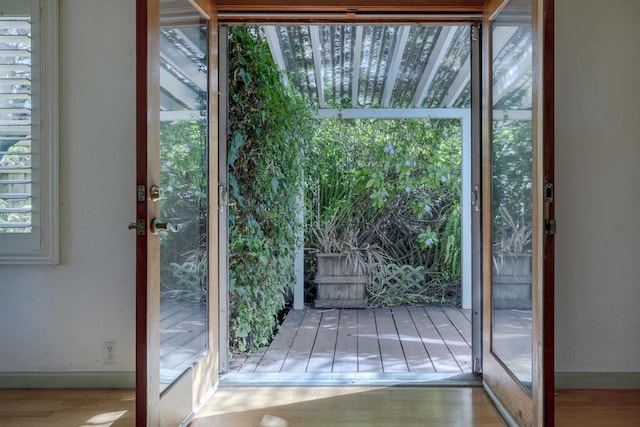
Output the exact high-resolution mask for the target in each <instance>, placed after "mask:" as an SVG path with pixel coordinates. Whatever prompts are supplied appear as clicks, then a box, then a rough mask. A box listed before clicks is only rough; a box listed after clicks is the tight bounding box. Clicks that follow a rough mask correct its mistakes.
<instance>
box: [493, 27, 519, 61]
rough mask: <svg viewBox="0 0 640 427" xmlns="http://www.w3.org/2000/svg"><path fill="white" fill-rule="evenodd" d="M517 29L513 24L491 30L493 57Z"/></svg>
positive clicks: (494, 57) (496, 55) (495, 56)
mask: <svg viewBox="0 0 640 427" xmlns="http://www.w3.org/2000/svg"><path fill="white" fill-rule="evenodd" d="M517 29H518V27H514V26H501V27H496V28H495V29H494V30H493V34H492V35H491V39H492V40H493V46H492V49H493V59H496V58H497V57H498V55H499V54H500V52H502V49H504V47H505V46H506V44H507V42H508V41H509V40H510V39H511V37H513V35H514V34H515V32H516V30H517Z"/></svg>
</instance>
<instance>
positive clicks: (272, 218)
mask: <svg viewBox="0 0 640 427" xmlns="http://www.w3.org/2000/svg"><path fill="white" fill-rule="evenodd" d="M310 111H311V109H310V107H309V105H308V104H307V103H306V102H305V101H304V100H303V99H302V98H301V97H300V96H299V95H298V94H296V93H294V92H293V90H292V89H290V88H289V87H287V86H286V85H285V84H284V83H283V79H282V74H281V73H280V71H279V70H278V68H277V67H276V65H275V64H274V62H273V59H272V57H271V53H270V51H269V46H268V44H267V42H266V40H265V39H264V38H262V37H261V36H260V34H259V30H258V28H257V27H252V26H247V27H231V28H230V31H229V140H228V158H229V199H230V202H231V207H230V211H229V232H230V242H229V245H230V246H229V275H230V278H229V282H230V283H229V308H230V340H231V345H232V347H234V348H236V349H237V350H240V351H250V350H252V349H255V348H257V347H259V346H262V345H265V344H268V343H269V341H270V340H271V338H272V336H273V333H274V330H275V328H276V326H277V318H278V314H279V312H280V311H281V310H282V309H283V308H284V305H285V296H286V295H287V294H289V293H290V292H291V290H292V288H293V285H294V283H295V280H294V273H293V271H294V270H293V264H294V258H295V253H294V251H295V247H296V235H297V233H298V231H299V230H300V228H301V227H302V224H300V223H299V221H298V220H297V219H296V218H297V212H298V210H299V209H302V207H301V206H300V201H299V195H300V194H301V191H302V189H301V187H300V186H301V185H302V177H303V155H304V151H305V149H306V145H307V140H308V138H309V135H310V134H311V131H312V129H313V119H312V117H311V115H310Z"/></svg>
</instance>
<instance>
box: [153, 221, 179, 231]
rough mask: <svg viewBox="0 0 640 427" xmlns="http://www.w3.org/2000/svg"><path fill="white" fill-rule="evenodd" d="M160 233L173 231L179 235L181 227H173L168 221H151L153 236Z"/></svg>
mask: <svg viewBox="0 0 640 427" xmlns="http://www.w3.org/2000/svg"><path fill="white" fill-rule="evenodd" d="M160 231H171V232H173V233H177V232H178V231H180V227H178V226H177V225H173V224H171V223H170V222H168V221H163V220H161V219H159V218H153V219H152V220H151V232H152V233H153V234H158V233H159V232H160Z"/></svg>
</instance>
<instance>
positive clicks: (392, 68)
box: [382, 25, 411, 108]
mask: <svg viewBox="0 0 640 427" xmlns="http://www.w3.org/2000/svg"><path fill="white" fill-rule="evenodd" d="M410 29H411V27H409V26H408V25H403V26H401V27H400V29H399V30H398V34H397V36H396V43H395V46H394V48H393V56H392V57H391V63H387V70H386V71H387V79H386V81H385V84H384V93H383V95H382V107H383V108H387V107H388V106H389V104H390V103H391V94H392V93H393V88H394V86H395V85H396V79H397V78H398V72H399V71H400V64H401V63H402V56H403V55H404V50H405V48H406V46H407V40H409V31H410Z"/></svg>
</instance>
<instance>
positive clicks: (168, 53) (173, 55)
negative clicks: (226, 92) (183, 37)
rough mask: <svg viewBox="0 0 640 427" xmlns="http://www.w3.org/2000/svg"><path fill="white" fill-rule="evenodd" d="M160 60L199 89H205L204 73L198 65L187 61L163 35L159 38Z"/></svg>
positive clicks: (205, 77)
mask: <svg viewBox="0 0 640 427" xmlns="http://www.w3.org/2000/svg"><path fill="white" fill-rule="evenodd" d="M160 58H161V59H162V60H163V61H165V62H166V63H167V64H169V65H170V66H171V67H172V68H174V69H175V70H176V71H177V72H179V73H180V74H182V75H183V76H184V77H185V78H187V79H189V80H191V81H192V82H193V83H194V84H195V85H196V86H198V87H199V88H200V89H202V90H206V89H207V75H206V73H203V72H202V71H201V70H200V68H199V67H198V64H196V63H195V62H193V61H191V60H189V58H188V57H186V56H185V55H184V53H183V52H180V51H179V50H178V49H177V48H176V47H175V45H174V44H173V43H171V42H170V41H169V40H168V39H167V38H166V36H164V35H161V36H160Z"/></svg>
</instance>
